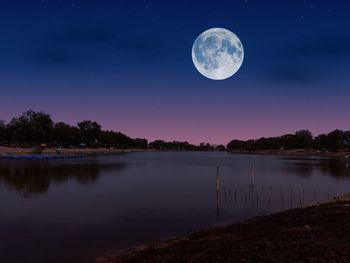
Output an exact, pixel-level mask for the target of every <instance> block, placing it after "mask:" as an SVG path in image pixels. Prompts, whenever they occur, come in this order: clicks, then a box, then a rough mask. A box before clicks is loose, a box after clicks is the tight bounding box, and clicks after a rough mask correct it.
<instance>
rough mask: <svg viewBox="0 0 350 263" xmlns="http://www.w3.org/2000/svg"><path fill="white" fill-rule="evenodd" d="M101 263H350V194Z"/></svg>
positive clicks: (208, 230)
mask: <svg viewBox="0 0 350 263" xmlns="http://www.w3.org/2000/svg"><path fill="white" fill-rule="evenodd" d="M96 262H99V263H126V262H128V263H131V262H135V263H136V262H152V263H156V262H192V263H193V262H213V263H214V262H254V263H256V262H350V194H348V195H345V196H342V197H339V198H336V199H334V200H332V201H331V202H327V203H323V204H319V205H315V206H310V207H306V208H299V209H292V210H289V211H285V212H281V213H277V214H273V215H267V216H261V217H256V218H253V219H251V220H248V221H246V222H239V223H234V224H232V225H227V226H224V227H217V228H213V229H207V230H203V231H200V232H196V233H192V234H189V235H185V236H180V237H177V238H174V239H170V240H168V241H164V242H160V243H156V244H153V245H148V246H140V247H137V248H134V249H131V250H128V251H123V252H121V253H118V254H116V255H113V256H108V257H100V258H98V259H97V260H96Z"/></svg>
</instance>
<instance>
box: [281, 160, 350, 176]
mask: <svg viewBox="0 0 350 263" xmlns="http://www.w3.org/2000/svg"><path fill="white" fill-rule="evenodd" d="M282 159H283V160H286V161H287V162H286V163H285V166H284V170H285V171H286V172H294V173H296V174H297V175H299V176H302V177H310V176H312V175H313V173H314V172H315V171H321V172H322V173H323V174H327V175H329V176H331V177H335V178H343V177H350V165H349V164H350V160H349V159H343V158H307V157H306V158H305V157H283V158H282Z"/></svg>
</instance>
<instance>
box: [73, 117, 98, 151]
mask: <svg viewBox="0 0 350 263" xmlns="http://www.w3.org/2000/svg"><path fill="white" fill-rule="evenodd" d="M78 128H79V130H80V135H81V139H82V142H84V143H85V144H86V145H89V146H92V145H94V144H97V143H98V138H99V136H100V132H101V125H100V124H98V123H97V122H95V121H82V122H79V123H78Z"/></svg>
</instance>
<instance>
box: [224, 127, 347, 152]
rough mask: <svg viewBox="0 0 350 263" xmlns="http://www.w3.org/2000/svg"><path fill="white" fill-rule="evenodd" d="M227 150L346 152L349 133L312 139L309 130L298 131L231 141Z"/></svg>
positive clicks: (337, 133)
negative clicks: (276, 135) (255, 138)
mask: <svg viewBox="0 0 350 263" xmlns="http://www.w3.org/2000/svg"><path fill="white" fill-rule="evenodd" d="M227 149H228V150H237V151H257V150H291V149H306V150H319V151H331V152H335V151H346V150H350V131H342V130H334V131H332V132H330V133H328V134H320V135H318V136H316V137H314V136H313V135H312V133H311V132H310V131H309V130H300V131H297V132H296V133H294V134H286V135H282V136H279V137H270V138H264V137H263V138H260V139H257V140H246V141H242V140H232V141H231V142H230V143H229V144H228V145H227Z"/></svg>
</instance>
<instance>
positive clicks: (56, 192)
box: [0, 151, 350, 263]
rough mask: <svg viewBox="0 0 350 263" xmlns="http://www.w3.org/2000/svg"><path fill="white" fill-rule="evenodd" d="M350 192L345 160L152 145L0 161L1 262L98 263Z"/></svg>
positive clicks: (347, 161)
mask: <svg viewBox="0 0 350 263" xmlns="http://www.w3.org/2000/svg"><path fill="white" fill-rule="evenodd" d="M349 191H350V168H349V160H347V159H327V158H318V157H282V156H268V155H238V154H230V153H221V152H151V151H150V152H138V153H128V154H120V155H114V156H96V157H88V158H84V159H74V160H53V161H29V160H0V262H30V263H31V262H35V263H37V262H45V263H46V262H50V263H55V262H60V263H62V262H94V259H95V258H96V257H97V256H100V255H105V254H110V253H113V252H115V251H117V250H118V249H122V248H126V247H130V246H134V245H139V244H144V243H149V242H154V241H155V240H159V239H162V238H167V237H171V236H174V235H179V234H185V233H188V232H189V231H195V230H199V229H202V228H205V227H209V226H215V225H221V224H225V223H229V222H235V221H239V220H244V219H247V218H251V217H253V216H256V215H263V214H268V213H271V212H277V211H282V210H286V209H289V208H293V207H301V206H305V205H309V204H313V203H317V202H321V201H326V200H328V199H330V198H332V197H334V196H337V195H341V194H344V193H347V192H349Z"/></svg>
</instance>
